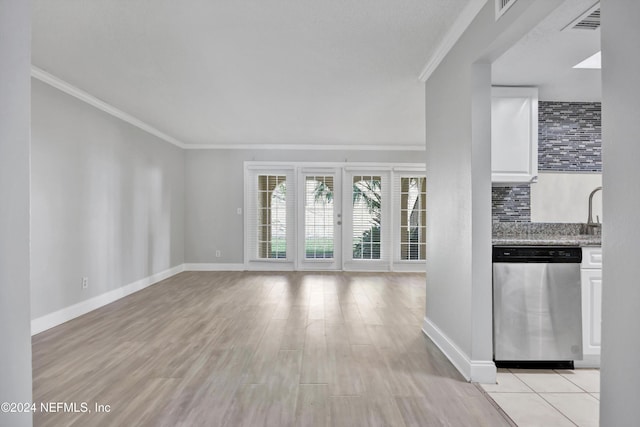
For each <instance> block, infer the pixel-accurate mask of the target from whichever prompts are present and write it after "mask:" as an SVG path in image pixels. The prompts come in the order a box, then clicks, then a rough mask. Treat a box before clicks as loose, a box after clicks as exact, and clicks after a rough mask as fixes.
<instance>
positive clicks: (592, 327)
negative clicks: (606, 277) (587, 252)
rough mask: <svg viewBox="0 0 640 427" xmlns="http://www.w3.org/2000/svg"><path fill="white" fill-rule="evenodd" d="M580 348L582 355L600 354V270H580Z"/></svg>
mask: <svg viewBox="0 0 640 427" xmlns="http://www.w3.org/2000/svg"><path fill="white" fill-rule="evenodd" d="M581 274H582V280H581V282H582V346H583V351H584V354H585V355H586V354H600V321H601V319H602V312H601V308H602V270H597V269H589V270H582V271H581Z"/></svg>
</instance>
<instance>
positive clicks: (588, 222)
mask: <svg viewBox="0 0 640 427" xmlns="http://www.w3.org/2000/svg"><path fill="white" fill-rule="evenodd" d="M599 190H602V187H596V188H594V190H593V191H592V192H591V194H589V218H588V219H587V227H597V226H598V225H600V220H599V219H598V222H593V195H594V194H596V192H597V191H599Z"/></svg>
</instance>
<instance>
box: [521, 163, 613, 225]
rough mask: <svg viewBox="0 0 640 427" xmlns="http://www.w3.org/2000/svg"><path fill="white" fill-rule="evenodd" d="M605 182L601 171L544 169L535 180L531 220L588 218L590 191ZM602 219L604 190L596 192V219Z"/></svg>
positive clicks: (594, 206)
mask: <svg viewBox="0 0 640 427" xmlns="http://www.w3.org/2000/svg"><path fill="white" fill-rule="evenodd" d="M600 186H602V174H600V173H575V172H568V173H567V172H565V173H562V172H557V173H552V172H540V173H539V174H538V182H536V183H533V184H531V222H587V218H588V216H589V194H590V193H591V191H593V189H595V188H596V187H600ZM596 216H597V217H599V218H600V221H601V222H602V219H603V216H602V192H601V191H598V192H597V193H596V194H594V196H593V220H594V221H595V220H596Z"/></svg>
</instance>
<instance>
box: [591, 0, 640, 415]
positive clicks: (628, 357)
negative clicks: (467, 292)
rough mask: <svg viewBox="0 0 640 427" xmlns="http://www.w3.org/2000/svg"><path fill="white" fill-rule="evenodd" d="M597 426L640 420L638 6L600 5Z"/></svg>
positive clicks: (627, 1) (624, 2)
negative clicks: (600, 264)
mask: <svg viewBox="0 0 640 427" xmlns="http://www.w3.org/2000/svg"><path fill="white" fill-rule="evenodd" d="M601 7H602V30H601V31H602V64H603V65H602V67H603V68H602V129H603V134H602V141H603V142H602V153H603V158H602V161H603V171H604V175H603V182H604V192H603V201H604V215H605V222H604V224H603V229H602V239H603V240H602V242H603V260H604V263H603V278H602V284H603V285H602V292H603V294H602V300H603V305H602V365H601V366H602V371H601V372H602V379H601V393H602V394H601V400H600V405H601V408H600V425H601V426H635V425H638V420H640V405H639V404H638V403H639V402H640V388H638V384H640V367H639V365H638V355H640V333H638V325H640V263H639V262H638V252H639V251H638V248H639V246H640V221H638V217H639V214H640V189H639V188H638V183H640V167H639V162H640V143H639V142H640V141H639V135H640V120H638V119H639V118H640V80H638V69H639V68H640V26H638V24H637V18H638V16H640V2H638V1H637V0H617V1H616V0H603V1H602V3H601Z"/></svg>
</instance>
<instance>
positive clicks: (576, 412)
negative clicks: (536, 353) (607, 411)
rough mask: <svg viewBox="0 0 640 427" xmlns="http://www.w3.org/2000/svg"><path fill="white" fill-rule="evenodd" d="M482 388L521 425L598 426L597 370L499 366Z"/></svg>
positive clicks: (522, 426)
mask: <svg viewBox="0 0 640 427" xmlns="http://www.w3.org/2000/svg"><path fill="white" fill-rule="evenodd" d="M482 388H484V390H485V391H486V392H487V393H488V394H489V396H491V398H492V399H493V400H494V401H495V402H496V403H497V404H498V405H499V406H500V408H502V410H503V411H504V412H505V413H506V414H507V415H508V416H509V417H511V419H512V420H513V421H514V422H515V423H516V424H517V425H518V426H519V427H548V426H553V427H564V426H568V427H575V426H579V427H597V426H598V417H599V399H600V371H599V370H597V369H576V370H572V371H570V370H538V369H536V370H528V369H499V370H498V379H497V384H484V385H482Z"/></svg>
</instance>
